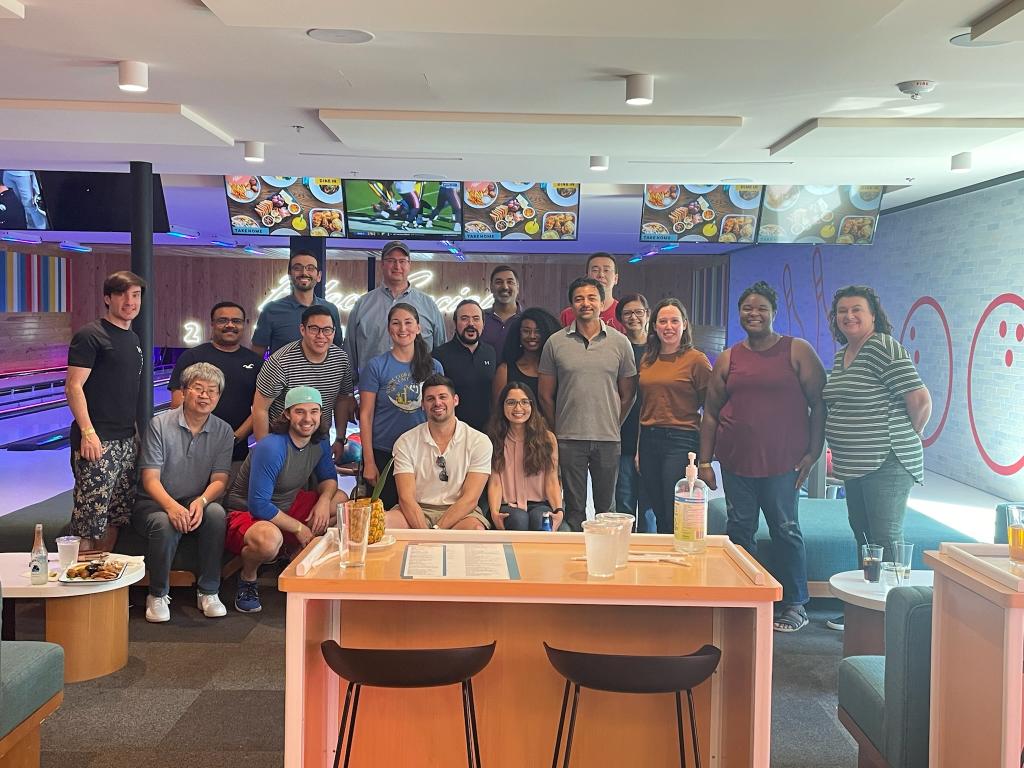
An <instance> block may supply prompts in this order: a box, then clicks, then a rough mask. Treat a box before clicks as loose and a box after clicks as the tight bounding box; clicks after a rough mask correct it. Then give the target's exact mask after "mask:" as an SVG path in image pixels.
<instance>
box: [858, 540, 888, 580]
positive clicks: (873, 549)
mask: <svg viewBox="0 0 1024 768" xmlns="http://www.w3.org/2000/svg"><path fill="white" fill-rule="evenodd" d="M882 552H883V547H881V546H879V545H875V544H861V545H860V562H861V565H862V566H863V568H864V581H866V582H868V583H869V584H877V583H878V579H879V577H880V576H881V570H882Z"/></svg>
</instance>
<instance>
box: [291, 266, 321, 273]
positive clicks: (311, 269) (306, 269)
mask: <svg viewBox="0 0 1024 768" xmlns="http://www.w3.org/2000/svg"><path fill="white" fill-rule="evenodd" d="M289 271H291V272H294V273H295V274H297V275H301V274H307V275H315V274H316V273H317V272H319V271H320V267H318V266H317V265H316V264H306V265H305V266H303V265H302V264H292V265H291V267H289Z"/></svg>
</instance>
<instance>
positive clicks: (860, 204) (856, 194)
mask: <svg viewBox="0 0 1024 768" xmlns="http://www.w3.org/2000/svg"><path fill="white" fill-rule="evenodd" d="M860 189H861V188H860V187H850V202H851V203H852V204H853V205H854V206H855V207H856V208H859V209H860V210H862V211H874V210H877V209H878V206H879V204H881V202H882V191H881V188H879V191H878V194H877V195H875V196H874V197H873V198H871V199H870V200H865V199H864V198H863V197H861V196H860Z"/></svg>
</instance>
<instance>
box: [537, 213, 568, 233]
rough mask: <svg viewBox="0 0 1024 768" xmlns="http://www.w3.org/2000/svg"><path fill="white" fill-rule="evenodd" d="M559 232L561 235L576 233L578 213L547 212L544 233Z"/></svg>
mask: <svg viewBox="0 0 1024 768" xmlns="http://www.w3.org/2000/svg"><path fill="white" fill-rule="evenodd" d="M548 232H557V233H558V235H559V237H572V236H573V235H575V234H576V214H574V213H545V214H544V233H545V235H546V234H547V233H548Z"/></svg>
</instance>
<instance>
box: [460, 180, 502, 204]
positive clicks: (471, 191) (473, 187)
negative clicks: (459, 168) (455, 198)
mask: <svg viewBox="0 0 1024 768" xmlns="http://www.w3.org/2000/svg"><path fill="white" fill-rule="evenodd" d="M497 197H498V185H497V184H495V183H494V182H493V181H469V182H466V202H468V203H469V204H470V205H475V206H477V207H478V208H483V207H484V206H488V205H490V204H491V203H493V202H494V200H495V199H496V198H497Z"/></svg>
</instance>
